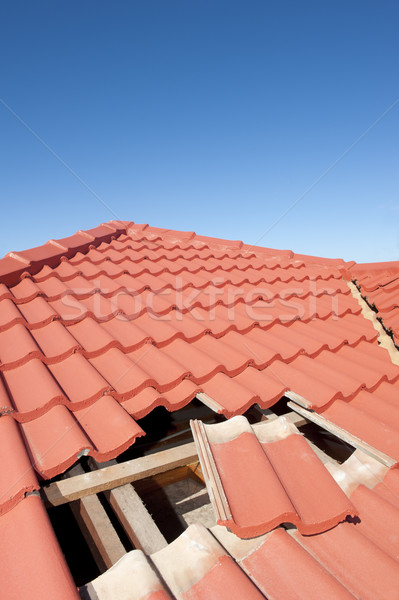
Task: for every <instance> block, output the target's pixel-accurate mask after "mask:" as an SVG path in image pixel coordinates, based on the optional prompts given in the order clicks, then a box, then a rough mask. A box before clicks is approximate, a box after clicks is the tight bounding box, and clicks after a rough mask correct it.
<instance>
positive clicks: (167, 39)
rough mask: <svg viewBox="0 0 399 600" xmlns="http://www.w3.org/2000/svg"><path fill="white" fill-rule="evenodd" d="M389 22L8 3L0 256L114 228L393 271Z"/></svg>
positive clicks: (394, 83) (226, 8) (385, 15)
mask: <svg viewBox="0 0 399 600" xmlns="http://www.w3.org/2000/svg"><path fill="white" fill-rule="evenodd" d="M398 19H399V4H398V3H397V2H395V1H391V2H384V1H381V2H369V1H367V0H366V1H365V0H361V1H358V0H351V1H348V0H346V1H336V2H326V1H323V0H318V1H317V2H306V1H304V2H299V1H297V2H285V1H281V2H277V1H273V2H271V1H268V0H249V1H247V2H244V1H243V0H242V1H239V2H236V1H234V0H228V1H224V0H223V1H220V0H213V1H208V0H201V1H199V0H160V1H154V0H146V1H144V0H142V1H140V2H138V1H135V0H132V1H130V2H118V1H116V2H112V3H111V2H102V1H97V0H96V1H93V0H88V1H84V2H77V1H74V0H72V1H68V2H66V1H63V2H61V1H58V2H54V1H52V2H45V1H41V2H19V1H18V0H16V1H15V2H12V3H11V2H3V3H2V4H1V8H0V56H1V59H0V65H1V76H0V82H1V86H0V98H1V102H0V136H1V137H0V139H1V145H0V153H1V155H0V201H1V236H0V254H1V255H3V254H5V253H6V252H8V251H11V250H22V249H25V248H28V247H32V246H35V245H39V244H42V243H44V242H45V241H47V240H48V239H49V238H57V237H63V236H66V235H70V234H72V233H74V232H75V231H76V230H77V229H88V228H91V227H94V226H96V225H97V224H99V223H101V222H103V221H108V220H111V219H114V218H115V217H118V218H120V219H123V220H133V221H135V222H137V223H142V222H146V223H150V224H152V225H155V226H158V227H166V228H171V229H183V230H190V231H191V230H194V231H196V232H197V233H199V234H203V235H211V236H216V237H222V238H231V239H242V240H244V241H245V242H247V243H251V244H253V243H257V242H258V243H259V244H261V245H264V246H269V247H275V248H290V249H292V250H294V251H296V252H298V253H308V254H316V255H321V256H330V257H336V256H339V257H342V258H345V259H348V260H349V259H354V260H357V261H359V262H360V261H380V260H397V259H399V194H398V189H399V186H398V184H399V169H398V159H399V141H398V140H399V135H398V129H399V101H398V103H397V104H396V105H395V106H394V107H393V108H391V110H389V111H388V112H387V114H385V116H383V118H381V119H380V117H381V116H382V115H384V113H385V111H387V110H388V109H389V108H390V107H391V106H392V105H393V104H394V103H395V102H396V101H397V100H398V98H399V77H398V56H399V36H398V35H397V24H398ZM3 103H6V104H7V105H8V107H10V109H11V110H12V111H14V113H15V114H16V115H18V117H19V118H20V119H22V120H23V121H24V122H25V123H26V124H27V125H28V126H29V127H30V128H31V130H32V131H33V132H35V134H36V135H37V136H39V137H40V138H41V139H42V140H43V141H44V142H45V143H46V144H47V146H48V147H49V148H51V149H52V151H54V152H55V153H56V154H57V155H58V156H59V157H61V159H62V160H63V161H64V163H65V164H66V165H68V167H69V168H70V169H71V170H72V171H73V172H75V173H76V174H77V175H78V176H79V178H80V180H79V179H78V178H77V177H75V176H74V175H73V174H72V173H71V171H70V170H68V168H66V167H65V166H64V164H62V163H61V162H60V161H59V160H58V159H57V158H56V157H55V156H54V154H52V153H51V152H50V151H49V150H48V149H47V148H46V147H45V146H44V145H43V144H42V143H41V142H40V141H39V140H38V138H37V137H35V135H34V134H33V133H32V132H31V131H29V129H27V128H26V127H25V126H24V125H23V124H22V123H21V121H20V120H18V118H17V117H16V116H15V114H12V113H11V112H10V110H9V109H8V108H6V106H5V105H4V104H3ZM378 119H380V120H379V121H378V122H377V123H376V124H375V125H374V127H371V126H372V125H373V124H374V123H375V122H376V121H377V120H378ZM370 127H371V129H370V131H368V133H366V135H364V136H363V137H362V138H361V139H360V141H358V143H356V144H355V145H354V147H353V148H352V149H350V151H349V152H347V154H346V155H345V156H344V157H343V158H342V159H341V160H340V161H339V162H338V163H337V164H336V165H335V166H333V168H331V169H330V167H331V166H332V165H334V162H335V161H336V160H337V159H338V158H339V157H340V156H341V155H342V154H344V153H345V152H346V151H347V150H348V149H349V148H350V147H351V145H352V144H354V142H356V140H358V138H359V137H361V136H362V135H363V134H364V133H365V132H366V131H367V130H368V129H369V128H370ZM328 169H330V170H329V172H328V173H327V174H326V175H325V176H324V177H322V179H321V180H320V181H319V182H318V183H317V184H316V185H314V184H315V183H316V182H317V181H318V179H319V178H320V177H321V176H322V175H323V173H325V172H326V171H327V170H328ZM82 181H83V182H84V183H85V184H86V185H83V183H82ZM86 186H87V187H86ZM312 186H314V187H312ZM88 188H90V189H88ZM309 188H312V189H311V190H310V191H309V192H308V193H306V192H307V190H308V189H309ZM90 190H93V192H95V194H93V193H92V192H91V191H90ZM304 194H305V195H304ZM303 195H304V196H303ZM302 196H303V198H302ZM99 198H100V199H101V200H102V201H103V203H104V204H103V203H102V202H100V200H99ZM300 198H302V199H300ZM298 199H300V200H299V202H297V201H298ZM295 202H297V204H296V205H295V207H294V208H292V210H291V211H290V212H289V213H288V214H287V215H286V216H284V217H283V218H281V219H280V217H281V216H282V215H283V214H284V213H285V212H286V211H287V209H288V208H289V207H290V206H291V205H293V204H294V203H295ZM107 207H109V208H107ZM279 219H280V220H279ZM278 220H279V221H278ZM276 221H278V223H277V224H276V225H274V226H273V224H274V223H275V222H276Z"/></svg>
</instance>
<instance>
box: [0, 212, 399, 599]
mask: <svg viewBox="0 0 399 600" xmlns="http://www.w3.org/2000/svg"><path fill="white" fill-rule="evenodd" d="M350 267H353V265H350V264H347V263H344V261H343V260H341V259H336V260H330V259H322V258H317V257H309V256H302V255H297V254H294V253H293V252H291V251H289V250H284V251H283V250H272V249H268V248H259V247H251V246H248V245H245V244H243V243H242V242H240V241H229V240H221V239H215V238H207V237H204V236H197V235H196V234H195V233H193V232H176V231H171V230H165V229H157V228H153V227H149V226H148V225H135V224H133V223H130V222H121V221H111V222H110V223H107V224H103V225H100V226H99V227H97V228H95V229H92V230H89V231H86V232H84V231H80V232H78V233H77V234H75V235H73V236H71V237H69V238H64V239H62V240H51V241H50V242H48V243H47V244H45V245H43V246H41V247H39V248H33V249H31V250H26V251H23V252H14V253H10V254H8V255H7V256H6V257H5V258H4V259H2V260H0V467H1V470H0V472H1V476H0V514H2V516H1V517H0V527H1V526H2V525H3V526H4V527H6V524H7V523H9V522H11V523H12V521H13V519H14V518H15V519H16V520H17V519H19V516H18V515H19V514H20V513H22V512H24V511H25V512H26V515H25V516H26V518H29V515H30V516H31V517H32V518H36V517H35V515H34V511H36V510H37V509H35V508H33V507H34V504H35V502H34V501H33V500H32V498H31V497H30V496H28V497H27V498H25V499H24V496H25V494H31V493H32V492H34V490H36V489H38V487H39V484H38V480H40V479H41V478H49V477H53V476H54V475H56V474H58V473H61V472H62V471H64V470H65V469H66V468H67V467H69V466H70V465H71V464H73V463H74V462H75V461H76V460H77V458H79V457H80V456H81V455H82V454H91V455H92V456H94V457H95V458H96V459H98V460H100V461H103V460H107V459H110V458H112V457H115V456H117V455H118V454H119V453H120V452H122V451H123V450H124V449H125V448H127V447H128V446H130V445H131V444H132V443H133V442H134V440H135V439H136V438H137V437H138V436H141V435H144V431H143V430H142V429H141V428H140V426H139V425H138V424H137V423H136V419H140V418H141V417H143V416H144V415H146V414H147V413H149V412H150V411H151V410H152V409H153V408H154V407H155V406H158V405H163V406H166V407H167V408H168V409H169V410H177V409H178V408H180V407H182V406H184V405H185V404H187V403H188V402H190V401H191V399H192V398H193V397H194V396H195V395H196V394H197V393H199V392H202V394H203V395H202V396H201V397H202V398H203V399H204V400H206V399H207V400H206V401H208V402H209V403H210V404H211V405H212V407H213V408H215V409H216V410H218V411H219V412H221V413H224V414H225V415H226V416H232V415H236V414H240V413H243V412H244V411H245V410H246V409H247V408H249V407H250V406H251V405H252V404H254V403H258V404H259V405H260V406H262V407H264V408H267V407H269V406H271V405H272V404H273V403H275V402H276V401H277V400H278V399H280V397H281V396H283V395H284V393H285V392H287V391H288V390H291V391H293V392H295V393H296V394H298V395H300V396H302V397H303V398H305V400H306V402H307V405H308V406H311V407H313V408H314V409H315V410H317V411H320V412H323V411H325V412H326V413H327V412H328V411H335V413H334V414H333V415H331V418H333V419H337V420H340V423H343V424H344V426H345V428H347V429H349V430H350V429H351V428H356V427H359V428H360V429H361V431H362V435H363V434H364V439H365V440H366V441H367V439H370V440H371V442H370V443H372V444H373V445H375V446H376V447H377V448H379V449H380V450H382V451H384V452H386V453H388V454H389V455H390V456H392V457H393V458H395V459H396V460H399V417H398V409H397V405H396V404H395V401H394V399H395V398H396V397H397V392H398V386H399V381H398V380H399V368H398V367H397V366H396V365H393V364H392V362H391V360H390V358H389V355H388V353H387V352H386V351H385V350H384V349H383V348H381V347H379V345H378V341H377V333H376V331H375V330H374V328H373V327H372V325H371V323H370V322H369V321H367V320H366V319H365V318H364V317H363V316H362V315H361V314H360V313H361V309H360V306H359V304H358V302H357V301H356V300H355V298H354V297H353V296H352V295H351V292H350V289H349V287H348V286H347V283H346V281H345V277H346V276H347V273H348V269H349V268H350ZM371 392H373V396H371V395H367V394H370V393H371ZM374 398H376V400H375V399H374ZM338 413H339V414H338ZM17 511H18V512H17ZM25 516H24V518H25ZM16 522H17V521H16ZM3 539H6V538H3ZM35 547H36V546H35V545H33V546H32V551H33V552H34V548H35ZM18 552H20V554H21V556H23V553H24V552H25V551H22V550H21V551H18ZM38 552H39V549H38ZM24 577H26V578H28V577H30V573H29V570H26V571H25V572H24V573H22V575H21V582H20V585H22V586H23V581H25V580H24V579H23V578H24ZM25 583H26V585H28V583H27V582H25ZM65 585H66V588H65V589H69V588H68V586H69V584H68V583H66V584H65ZM32 590H33V588H32ZM32 593H33V591H32ZM49 594H50V595H51V589H49ZM52 597H54V594H53V596H52ZM72 597H74V593H73V594H72V595H71V598H72Z"/></svg>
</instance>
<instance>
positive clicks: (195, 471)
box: [188, 462, 205, 485]
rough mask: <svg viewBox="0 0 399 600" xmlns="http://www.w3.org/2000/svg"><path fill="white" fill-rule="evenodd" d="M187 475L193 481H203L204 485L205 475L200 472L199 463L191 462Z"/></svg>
mask: <svg viewBox="0 0 399 600" xmlns="http://www.w3.org/2000/svg"><path fill="white" fill-rule="evenodd" d="M188 471H189V472H188V475H189V477H191V479H194V481H198V482H199V483H203V484H204V485H205V477H204V474H203V472H202V468H201V463H200V462H197V463H193V464H192V465H188Z"/></svg>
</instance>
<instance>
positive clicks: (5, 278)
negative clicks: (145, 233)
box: [0, 220, 133, 286]
mask: <svg viewBox="0 0 399 600" xmlns="http://www.w3.org/2000/svg"><path fill="white" fill-rule="evenodd" d="M131 225H133V222H132V221H116V220H114V221H109V222H108V223H101V224H100V225H99V226H98V227H95V228H93V229H87V230H79V231H77V232H76V233H75V234H74V235H72V236H69V237H65V238H60V239H58V240H53V239H51V240H49V241H48V242H46V243H45V244H43V245H42V246H36V247H34V248H30V249H28V250H22V251H19V252H9V253H8V254H6V255H5V256H4V258H2V259H0V282H1V283H4V284H5V285H7V286H13V285H15V284H17V283H18V282H19V281H20V277H21V275H22V274H23V273H24V272H28V273H30V274H31V275H35V274H36V273H38V272H39V271H40V270H41V269H42V268H43V267H44V266H45V265H48V266H50V267H56V266H57V265H58V264H59V263H60V261H61V259H62V258H63V257H66V258H71V257H72V256H74V255H75V254H76V252H87V251H88V250H89V249H90V247H97V246H99V245H100V244H102V242H110V241H111V240H112V239H115V238H117V237H119V236H120V235H122V234H126V232H127V230H128V228H129V227H130V226H131Z"/></svg>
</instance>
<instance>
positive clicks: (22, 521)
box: [0, 418, 79, 600]
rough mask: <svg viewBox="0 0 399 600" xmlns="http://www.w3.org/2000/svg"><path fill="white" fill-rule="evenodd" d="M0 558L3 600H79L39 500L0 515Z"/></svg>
mask: <svg viewBox="0 0 399 600" xmlns="http://www.w3.org/2000/svg"><path fill="white" fill-rule="evenodd" d="M2 420H3V418H2V419H0V421H2ZM0 555H1V589H2V595H3V597H4V598H10V599H11V598H15V599H17V598H57V600H79V594H78V593H77V590H76V587H75V585H74V583H73V580H72V576H71V574H70V572H69V569H68V567H67V564H66V562H65V559H64V556H63V554H62V552H61V550H60V547H59V545H58V542H57V539H56V537H55V534H54V531H53V528H52V527H51V524H50V521H49V518H48V516H47V513H46V511H45V509H44V507H43V504H42V501H41V499H40V497H38V496H35V495H30V496H28V497H27V498H25V499H24V500H22V501H21V502H19V504H18V505H17V506H15V507H14V508H13V510H12V511H10V512H8V513H7V514H5V515H2V516H1V518H0Z"/></svg>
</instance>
